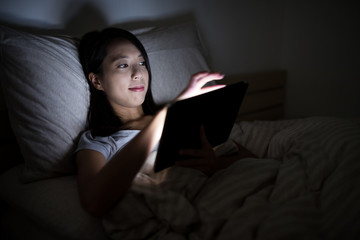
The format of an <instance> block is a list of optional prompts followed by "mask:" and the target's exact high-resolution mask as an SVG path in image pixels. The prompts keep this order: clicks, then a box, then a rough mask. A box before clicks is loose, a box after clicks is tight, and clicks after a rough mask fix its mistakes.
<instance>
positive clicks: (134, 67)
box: [97, 39, 149, 113]
mask: <svg viewBox="0 0 360 240" xmlns="http://www.w3.org/2000/svg"><path fill="white" fill-rule="evenodd" d="M102 67H103V68H102V70H103V73H102V74H101V75H99V76H98V77H99V80H100V81H99V84H100V85H98V87H97V88H98V89H99V90H103V91H104V92H105V94H106V96H107V98H108V101H109V102H110V104H111V106H112V107H113V109H114V110H115V112H118V113H119V112H121V111H123V110H128V109H133V108H139V107H140V108H141V104H142V103H143V102H144V99H145V95H146V93H147V90H148V85H149V74H148V71H147V68H146V66H145V60H144V58H143V56H142V55H141V52H140V51H139V50H138V49H137V48H136V47H135V45H134V44H132V43H131V42H130V41H128V40H124V39H119V40H114V41H113V42H111V43H110V44H109V46H108V47H107V55H106V57H105V59H104V61H103V65H102Z"/></svg>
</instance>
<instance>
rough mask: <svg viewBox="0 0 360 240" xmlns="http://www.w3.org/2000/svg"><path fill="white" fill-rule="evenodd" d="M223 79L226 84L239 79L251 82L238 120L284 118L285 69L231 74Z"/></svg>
mask: <svg viewBox="0 0 360 240" xmlns="http://www.w3.org/2000/svg"><path fill="white" fill-rule="evenodd" d="M223 81H224V82H225V83H226V84H231V83H235V82H238V81H246V82H248V83H249V88H248V90H247V93H246V95H245V98H244V102H243V103H242V105H241V108H240V112H239V114H238V117H237V122H238V121H243V120H278V119H282V118H284V100H285V83H286V71H285V70H278V71H270V72H260V73H250V74H237V75H229V76H226V77H225V79H224V80H223Z"/></svg>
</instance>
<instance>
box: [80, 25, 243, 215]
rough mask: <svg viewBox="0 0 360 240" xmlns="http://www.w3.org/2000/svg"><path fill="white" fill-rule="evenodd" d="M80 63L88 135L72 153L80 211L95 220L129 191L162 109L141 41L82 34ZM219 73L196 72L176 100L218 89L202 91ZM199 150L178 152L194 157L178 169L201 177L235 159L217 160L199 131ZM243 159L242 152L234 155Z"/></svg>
mask: <svg viewBox="0 0 360 240" xmlns="http://www.w3.org/2000/svg"><path fill="white" fill-rule="evenodd" d="M79 55H80V61H81V64H82V66H83V69H84V73H85V76H86V77H87V80H88V83H89V86H90V91H91V100H90V109H89V114H88V124H89V130H88V131H86V132H85V133H84V134H83V135H82V137H81V139H80V141H79V145H78V148H77V150H76V164H77V168H78V186H79V193H80V199H81V202H82V205H83V207H84V209H85V210H86V211H88V212H89V213H91V214H93V215H95V216H101V215H103V214H104V213H106V212H107V211H108V210H109V209H110V208H111V207H112V206H113V205H114V204H115V203H116V202H117V201H118V200H120V199H121V197H122V196H123V195H124V194H125V193H126V192H127V190H128V189H129V187H130V185H131V183H132V181H133V179H134V178H135V176H136V174H137V173H138V172H139V170H140V168H141V167H142V165H143V163H144V162H145V160H146V158H147V157H148V155H149V154H150V153H151V151H152V150H153V149H154V147H155V146H156V144H157V142H158V141H159V139H160V136H161V133H162V128H163V125H164V121H165V115H166V111H167V108H166V107H163V108H161V109H157V107H156V106H155V104H154V101H153V98H152V93H151V88H150V86H151V70H150V65H149V60H148V56H147V54H146V51H145V49H144V47H143V45H142V44H141V42H140V41H139V40H138V39H137V38H136V37H135V36H134V35H133V34H131V33H129V32H127V31H125V30H121V29H116V28H109V29H105V30H103V31H102V32H91V33H88V34H86V35H85V36H84V37H83V38H82V40H81V42H80V46H79ZM222 78H223V76H222V75H221V74H219V73H208V72H202V73H198V74H195V75H194V76H192V78H191V79H190V82H189V85H188V86H187V88H186V89H185V90H184V91H183V92H182V93H181V94H180V95H179V96H178V97H177V98H176V100H180V99H185V98H189V97H192V96H196V95H198V94H202V93H205V92H208V91H212V90H215V89H218V88H221V87H223V85H215V86H210V87H206V88H202V87H203V86H204V85H205V84H206V83H208V82H209V81H212V80H219V79H222ZM201 138H202V143H203V148H202V149H197V150H191V149H190V150H184V151H182V154H185V155H188V156H189V157H190V158H191V157H196V160H190V159H189V160H186V161H183V162H181V163H179V164H178V165H180V166H186V167H194V168H197V169H199V170H200V171H203V172H205V173H207V174H211V173H213V172H214V171H216V170H217V169H219V168H223V167H226V166H228V165H229V164H231V163H232V162H233V161H235V160H236V159H238V158H239V156H240V155H238V156H236V157H231V158H227V159H221V160H220V159H218V158H216V157H215V154H214V152H213V150H212V148H211V146H210V144H209V143H208V142H207V139H206V137H205V133H204V132H203V131H201ZM244 153H245V154H247V153H248V152H247V151H242V152H241V153H240V154H244Z"/></svg>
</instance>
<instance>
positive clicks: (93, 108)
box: [79, 28, 158, 136]
mask: <svg viewBox="0 0 360 240" xmlns="http://www.w3.org/2000/svg"><path fill="white" fill-rule="evenodd" d="M117 39H126V40H128V41H130V42H131V43H132V44H134V45H135V46H136V47H137V48H138V50H139V51H140V52H141V54H142V56H143V58H144V60H145V66H146V68H147V70H148V74H149V87H148V91H147V93H146V96H145V100H144V102H143V104H142V108H143V111H144V113H145V114H146V115H149V114H150V115H152V114H154V113H155V112H156V110H157V109H158V108H157V106H156V105H155V103H154V100H153V96H152V92H151V68H150V63H149V58H148V55H147V53H146V51H145V48H144V46H143V45H142V43H141V42H140V41H139V39H138V38H137V37H136V36H135V35H133V34H132V33H130V32H128V31H126V30H124V29H119V28H106V29H104V30H102V31H93V32H89V33H86V34H85V35H84V36H83V37H82V38H81V40H80V44H79V58H80V63H81V65H82V67H83V70H84V74H85V77H86V79H87V81H88V84H89V87H90V108H89V112H88V116H87V119H88V128H89V129H90V130H91V134H92V135H93V136H109V135H111V134H112V133H114V132H116V131H118V130H119V129H121V127H122V126H123V122H122V121H121V120H120V118H119V117H117V116H116V115H115V113H114V110H113V108H112V107H111V105H110V103H109V101H108V100H107V98H106V96H105V93H104V92H103V91H100V90H98V89H96V88H95V87H94V86H93V84H92V83H91V80H90V79H89V73H91V72H93V73H94V74H99V75H101V74H102V73H103V72H102V70H103V69H102V64H103V61H104V59H105V57H106V55H107V47H108V46H109V44H110V43H111V42H112V41H114V40H117Z"/></svg>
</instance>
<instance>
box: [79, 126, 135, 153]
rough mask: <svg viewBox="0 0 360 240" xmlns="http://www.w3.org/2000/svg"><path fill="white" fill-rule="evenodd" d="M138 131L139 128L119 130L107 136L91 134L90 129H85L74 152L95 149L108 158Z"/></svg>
mask: <svg viewBox="0 0 360 240" xmlns="http://www.w3.org/2000/svg"><path fill="white" fill-rule="evenodd" d="M139 132H140V130H119V131H117V132H115V133H113V134H111V135H109V136H93V134H92V133H91V130H87V131H85V132H83V133H82V135H81V137H80V139H79V142H78V145H77V148H76V151H75V152H78V151H80V150H83V149H90V150H95V151H98V152H100V153H102V154H103V155H104V156H105V158H106V159H109V158H111V156H112V155H113V154H115V152H117V151H118V150H119V149H121V148H122V147H123V146H125V145H126V144H127V143H128V142H129V141H130V140H131V139H133V138H134V137H135V136H136V135H137V134H138V133H139Z"/></svg>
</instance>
